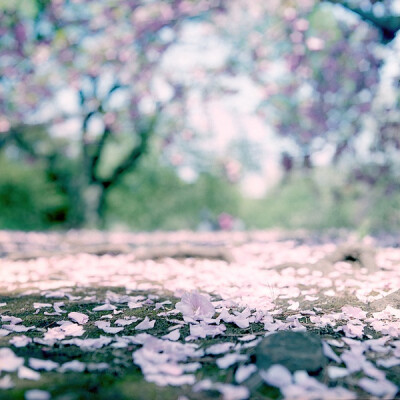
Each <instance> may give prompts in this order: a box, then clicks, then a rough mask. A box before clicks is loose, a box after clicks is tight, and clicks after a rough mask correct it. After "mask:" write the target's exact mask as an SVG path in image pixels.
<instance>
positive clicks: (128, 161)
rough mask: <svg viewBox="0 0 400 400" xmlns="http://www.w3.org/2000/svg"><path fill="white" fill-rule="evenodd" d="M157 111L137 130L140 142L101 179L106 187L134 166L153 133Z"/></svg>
mask: <svg viewBox="0 0 400 400" xmlns="http://www.w3.org/2000/svg"><path fill="white" fill-rule="evenodd" d="M157 119H158V112H156V115H154V116H153V118H152V119H151V121H150V122H149V124H148V125H147V126H146V127H143V128H141V129H140V130H139V136H140V142H139V143H138V144H137V145H136V146H135V147H133V148H132V150H131V151H130V153H129V154H128V156H127V157H126V158H125V159H124V160H123V161H122V162H121V163H120V165H119V166H118V167H116V168H115V170H114V171H113V173H112V174H111V176H110V177H109V178H108V179H104V180H102V181H101V184H102V186H103V187H104V188H105V189H108V188H109V187H110V186H111V185H114V184H115V183H116V182H117V181H118V180H119V179H120V178H121V177H122V176H123V175H124V174H125V173H126V172H128V171H130V170H131V169H132V168H134V167H135V166H136V165H137V164H138V162H139V160H140V158H141V157H142V156H143V155H144V154H145V153H146V151H147V148H148V144H149V140H150V137H151V136H152V134H153V133H154V128H155V125H156V123H157Z"/></svg>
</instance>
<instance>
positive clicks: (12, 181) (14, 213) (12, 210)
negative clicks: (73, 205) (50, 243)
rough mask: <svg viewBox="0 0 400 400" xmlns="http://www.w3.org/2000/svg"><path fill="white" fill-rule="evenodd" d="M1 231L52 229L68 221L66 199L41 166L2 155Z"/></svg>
mask: <svg viewBox="0 0 400 400" xmlns="http://www.w3.org/2000/svg"><path fill="white" fill-rule="evenodd" d="M0 171H1V173H0V229H20V230H29V229H39V230H42V229H49V228H51V227H54V226H57V225H58V224H59V223H60V222H62V221H63V220H64V217H65V213H66V211H67V210H66V203H65V198H64V197H63V195H62V194H60V193H59V192H58V191H57V189H56V186H55V185H54V184H53V183H51V182H49V181H48V180H47V179H46V175H45V171H44V168H43V166H42V165H40V164H37V163H35V164H31V165H27V164H25V165H21V164H20V163H16V162H12V161H10V160H7V159H6V158H5V157H4V156H3V157H1V156H0Z"/></svg>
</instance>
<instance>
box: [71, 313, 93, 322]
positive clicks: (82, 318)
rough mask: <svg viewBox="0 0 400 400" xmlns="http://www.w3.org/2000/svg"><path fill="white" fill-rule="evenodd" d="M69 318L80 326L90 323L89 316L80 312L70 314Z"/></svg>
mask: <svg viewBox="0 0 400 400" xmlns="http://www.w3.org/2000/svg"><path fill="white" fill-rule="evenodd" d="M68 318H70V319H72V321H75V322H77V323H78V324H86V322H88V321H89V316H88V315H86V314H82V313H80V312H70V313H69V314H68Z"/></svg>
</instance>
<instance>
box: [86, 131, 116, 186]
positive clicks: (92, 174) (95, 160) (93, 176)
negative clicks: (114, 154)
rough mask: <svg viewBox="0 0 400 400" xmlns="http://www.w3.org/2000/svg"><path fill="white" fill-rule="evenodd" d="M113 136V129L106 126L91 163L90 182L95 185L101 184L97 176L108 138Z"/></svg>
mask: <svg viewBox="0 0 400 400" xmlns="http://www.w3.org/2000/svg"><path fill="white" fill-rule="evenodd" d="M110 135H111V128H110V127H108V126H106V127H105V128H104V131H103V133H102V135H101V138H100V140H99V142H98V143H97V146H96V152H95V153H94V155H93V157H92V160H91V163H90V180H91V181H92V182H93V183H99V182H101V179H99V178H98V176H97V168H98V165H99V161H100V158H101V154H102V152H103V149H104V146H105V144H106V142H107V139H108V137H109V136H110Z"/></svg>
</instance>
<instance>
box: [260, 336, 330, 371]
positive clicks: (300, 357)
mask: <svg viewBox="0 0 400 400" xmlns="http://www.w3.org/2000/svg"><path fill="white" fill-rule="evenodd" d="M255 351H256V364H257V367H258V368H259V369H268V368H269V367H271V365H273V364H281V365H283V366H284V367H286V368H287V369H288V370H289V371H290V372H294V371H298V370H305V371H307V372H310V373H314V374H315V373H318V372H319V371H320V370H321V369H322V368H323V367H324V365H325V363H326V357H325V356H324V353H323V351H322V342H321V339H320V338H319V336H317V335H315V334H312V333H308V332H292V331H278V332H276V333H274V334H272V335H269V336H267V337H265V338H264V339H263V340H262V341H261V342H260V343H259V344H258V346H257V347H256V349H255Z"/></svg>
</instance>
